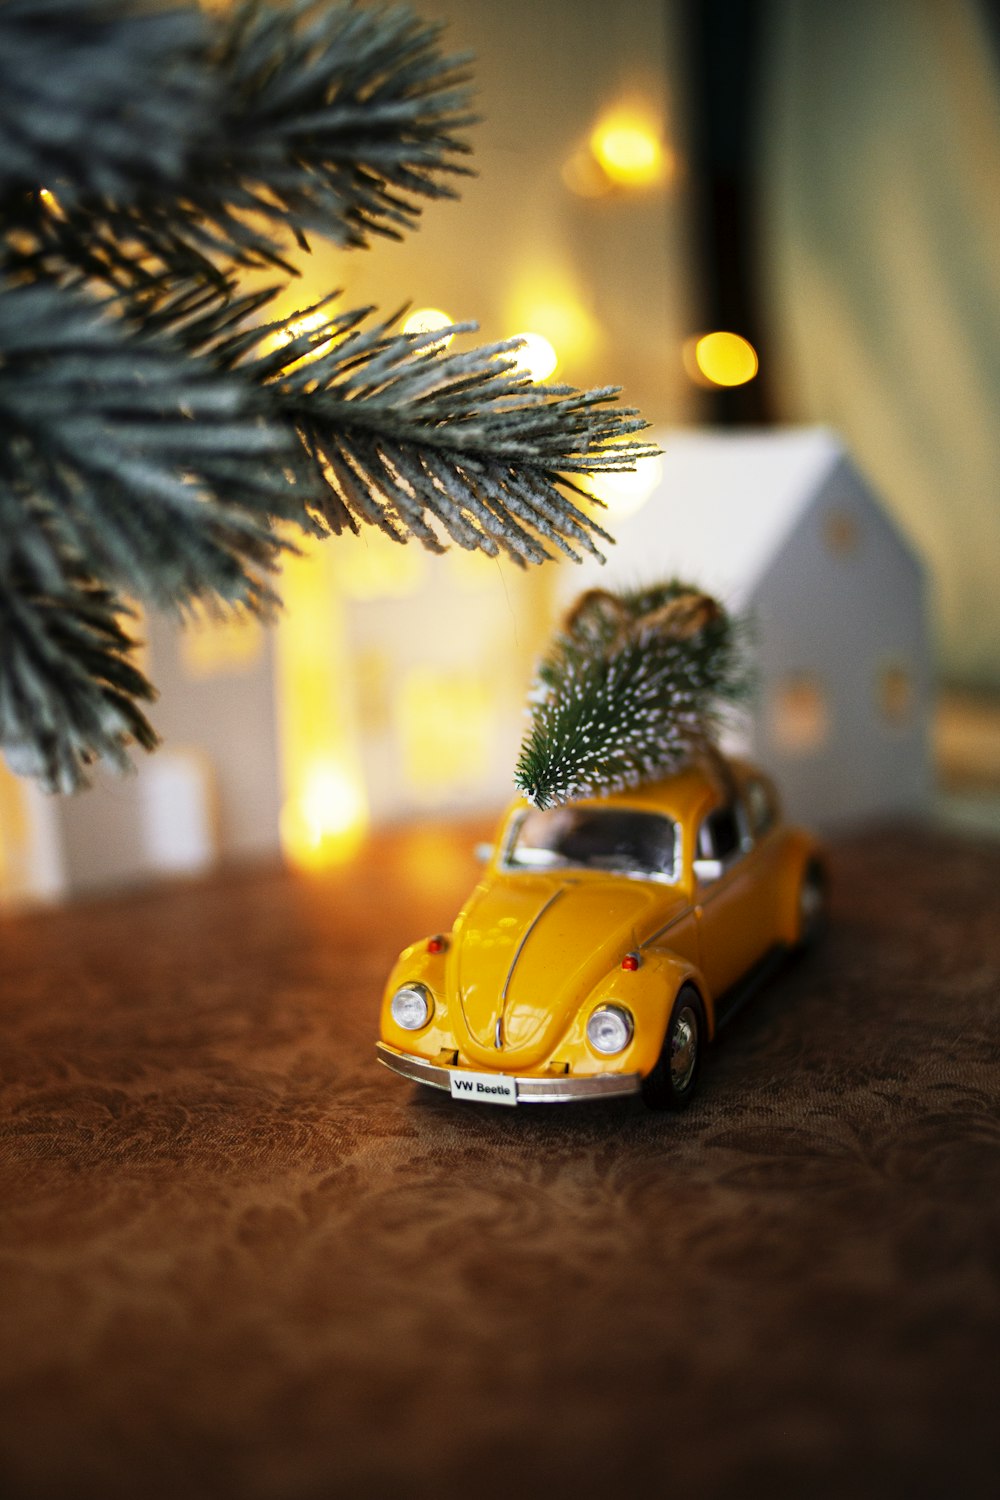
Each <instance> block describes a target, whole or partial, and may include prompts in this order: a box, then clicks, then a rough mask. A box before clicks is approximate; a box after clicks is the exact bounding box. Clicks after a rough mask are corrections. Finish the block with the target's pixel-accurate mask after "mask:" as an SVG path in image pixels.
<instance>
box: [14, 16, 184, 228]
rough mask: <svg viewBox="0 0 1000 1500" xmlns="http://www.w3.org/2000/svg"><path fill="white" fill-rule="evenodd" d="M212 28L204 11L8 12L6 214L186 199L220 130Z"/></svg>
mask: <svg viewBox="0 0 1000 1500" xmlns="http://www.w3.org/2000/svg"><path fill="white" fill-rule="evenodd" d="M209 38H210V31H209V28H208V25H207V22H206V19H205V17H203V16H202V14H201V12H200V11H199V10H198V8H197V7H196V6H192V5H184V6H173V7H170V8H167V7H166V6H164V5H151V4H148V3H147V4H136V3H135V0H2V3H0V205H2V207H3V209H4V211H5V215H6V214H9V212H10V210H11V209H12V207H13V205H14V200H15V199H16V198H17V197H18V196H19V195H25V194H27V195H33V194H36V193H37V191H38V189H40V188H48V189H49V190H50V191H51V192H53V193H56V194H57V195H58V196H59V199H60V201H63V202H64V203H65V204H67V205H69V204H70V203H73V202H75V201H77V200H89V201H90V202H94V201H100V200H108V201H119V200H124V201H128V200H129V199H131V198H132V197H133V196H134V195H135V194H136V193H137V192H139V191H140V190H143V191H145V192H149V193H152V192H156V191H159V192H165V193H176V192H177V191H178V188H179V187H180V185H181V184H182V183H183V181H184V178H185V173H186V170H187V164H188V158H189V155H190V152H191V150H192V148H193V146H194V144H195V143H196V142H197V141H199V140H200V139H203V138H204V137H205V136H206V135H207V134H208V133H209V132H210V130H211V126H212V106H213V99H212V93H211V90H210V87H209V85H210V82H211V75H210V74H209V72H208V68H207V55H208V44H209Z"/></svg>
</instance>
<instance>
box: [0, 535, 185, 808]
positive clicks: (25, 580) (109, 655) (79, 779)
mask: <svg viewBox="0 0 1000 1500" xmlns="http://www.w3.org/2000/svg"><path fill="white" fill-rule="evenodd" d="M6 560H7V562H8V563H9V562H10V558H9V555H8V557H7V559H6ZM62 564H63V571H62V576H61V577H59V578H58V579H55V580H53V579H52V577H51V571H52V570H51V567H50V568H48V569H47V574H48V575H49V576H48V577H47V578H46V579H45V580H44V581H42V580H41V579H39V578H38V577H37V576H35V575H34V573H33V570H32V568H31V567H30V566H28V565H25V564H24V562H23V559H22V562H21V564H20V566H18V567H17V568H16V569H14V570H13V571H12V570H11V569H10V568H9V567H8V568H5V569H4V570H3V572H2V573H0V649H2V656H3V670H2V671H0V744H2V745H3V747H4V751H5V754H6V757H7V761H8V764H9V765H10V767H11V769H12V770H13V771H15V772H16V773H18V774H20V775H24V776H34V777H37V778H38V779H39V780H40V781H41V782H42V783H43V784H44V785H45V786H46V788H47V789H48V790H49V791H59V792H69V791H75V790H76V789H77V788H78V787H80V786H84V785H86V782H87V774H86V773H87V767H88V766H90V765H91V764H92V763H93V762H94V761H95V760H97V759H98V758H102V759H104V760H106V761H108V762H109V763H110V764H112V765H114V766H117V767H119V768H120V769H125V768H127V766H128V765H129V755H128V747H129V746H130V745H132V744H137V745H140V746H141V747H142V748H144V749H146V750H152V749H153V748H154V746H155V745H156V742H157V740H156V734H155V733H154V731H153V729H152V727H151V725H150V724H149V722H148V720H147V719H146V716H145V714H144V713H143V712H142V709H141V708H140V706H139V705H140V703H142V702H146V701H149V700H151V699H152V698H153V697H154V696H155V695H154V692H153V689H152V687H151V686H150V684H149V683H148V682H147V680H146V678H145V677H144V676H143V674H142V673H141V672H140V671H139V669H138V668H137V667H136V665H135V663H134V661H133V660H132V659H131V657H132V653H133V651H134V649H135V642H134V641H133V639H132V637H131V636H130V635H129V634H128V632H127V631H126V629H125V628H124V626H123V623H122V621H123V619H125V618H128V615H129V611H128V610H127V609H126V608H125V607H124V606H123V605H122V603H121V601H120V600H118V599H116V598H115V596H114V595H113V594H112V593H111V592H110V591H109V590H107V589H105V588H103V587H102V586H101V585H99V584H94V583H92V582H90V581H89V580H88V579H87V578H86V575H85V574H84V573H83V572H82V571H81V570H80V569H79V567H78V566H77V565H75V564H72V563H69V562H67V560H66V559H65V558H63V559H62Z"/></svg>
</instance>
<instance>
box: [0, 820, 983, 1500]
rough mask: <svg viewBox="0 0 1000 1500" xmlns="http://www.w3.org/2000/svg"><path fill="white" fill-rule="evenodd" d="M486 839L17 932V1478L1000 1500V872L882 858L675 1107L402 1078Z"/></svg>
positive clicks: (2, 1147)
mask: <svg viewBox="0 0 1000 1500" xmlns="http://www.w3.org/2000/svg"><path fill="white" fill-rule="evenodd" d="M468 842H469V841H468V840H463V839H460V838H458V837H457V836H452V837H450V838H447V837H445V838H442V837H433V836H431V835H429V834H423V833H420V832H419V831H414V832H411V833H409V834H407V835H405V836H404V835H398V836H395V837H391V838H386V839H383V840H382V841H381V842H377V843H374V844H373V845H372V846H371V847H370V848H369V849H368V850H367V851H366V853H365V854H364V855H363V856H362V857H361V859H360V860H359V861H358V863H357V864H356V865H355V866H354V867H352V868H351V869H350V870H347V871H345V872H343V873H341V874H339V875H337V876H331V877H329V878H323V879H315V880H306V879H304V878H295V877H292V876H289V875H287V874H284V873H282V872H279V871H274V870H265V871H253V872H249V873H242V874H240V875H238V876H230V877H227V878H225V879H223V878H220V879H218V880H214V881H210V882H205V883H197V884H191V885H181V886H176V887H173V888H170V889H167V890H161V891H158V892H150V893H148V894H142V895H135V896H131V897H129V898H127V899H119V900H115V901H108V902H101V903H90V904H88V905H86V906H80V907H77V908H73V909H69V910H64V911H60V912H53V913H47V914H40V915H36V916H32V917H23V918H20V919H18V920H16V921H8V922H6V923H5V924H4V926H3V927H2V929H0V997H2V998H0V1005H2V1018H3V1019H2V1024H3V1033H4V1046H3V1059H2V1099H0V1105H2V1115H0V1130H2V1141H0V1164H2V1174H0V1194H2V1198H0V1214H2V1230H0V1317H2V1326H0V1455H2V1456H0V1493H2V1494H3V1495H4V1496H5V1497H6V1500H26V1497H57V1496H58V1497H68V1500H72V1497H75V1496H90V1495H94V1496H98V1495H99V1496H104V1497H108V1500H117V1497H125V1496H128V1497H134V1496H140V1495H141V1496H144V1497H151V1500H160V1497H179V1496H184V1497H191V1500H198V1497H203V1496H204V1497H219V1500H229V1497H234V1500H235V1497H239V1500H285V1497H287V1500H337V1497H341V1496H367V1495H375V1496H381V1495H385V1496H391V1495H405V1496H413V1497H424V1496H427V1497H429V1496H451V1495H456V1496H457V1495H466V1494H469V1495H476V1496H483V1497H492V1496H498V1497H499V1496H501V1495H509V1494H516V1495H522V1496H523V1495H526V1496H536V1495H538V1496H541V1495H550V1496H561V1495H577V1496H579V1495H598V1494H600V1495H604V1494H617V1493H620V1492H625V1491H627V1490H630V1489H631V1490H634V1489H635V1488H636V1487H637V1486H638V1487H640V1488H642V1489H644V1490H647V1491H648V1493H650V1494H656V1495H685V1496H696V1497H708V1500H713V1497H719V1496H726V1497H728V1496H737V1495H739V1496H747V1495H749V1496H756V1495H763V1494H769V1495H775V1496H781V1495H788V1496H796V1497H808V1500H826V1497H831V1500H832V1497H834V1496H836V1497H838V1500H840V1497H843V1496H844V1495H851V1496H876V1495H877V1496H881V1497H885V1496H891V1497H894V1496H901V1497H902V1496H906V1497H908V1500H912V1497H922V1496H946V1495H947V1496H958V1497H979V1496H983V1497H986V1496H990V1497H993V1496H995V1495H996V1493H997V1491H998V1483H997V1476H998V1467H1000V1466H998V1460H1000V1421H998V1410H1000V1356H998V1349H1000V1282H998V1268H1000V1113H998V1103H1000V1027H998V1007H1000V931H998V928H1000V923H998V916H1000V901H998V897H997V892H998V889H1000V846H998V845H992V846H991V845H988V844H980V845H976V844H972V843H964V842H959V841H957V840H950V839H945V838H940V837H934V836H931V835H927V834H920V833H901V832H896V833H887V834H884V835H866V836H865V837H864V838H863V839H858V840H856V841H853V842H850V843H844V844H841V845H840V846H838V847H837V848H836V849H835V850H834V851H833V871H834V877H835V882H836V884H835V903H834V904H835V921H834V927H833V930H832V932H831V934H830V937H829V939H828V940H827V942H826V944H825V947H824V948H823V949H822V950H821V951H819V952H816V953H815V954H813V955H810V956H809V957H807V958H806V959H805V960H803V961H801V962H799V963H797V964H793V965H790V966H789V967H788V968H787V969H786V970H785V971H784V972H783V973H782V974H781V975H779V976H778V978H777V979H776V980H775V981H774V982H773V983H771V984H770V985H769V987H768V988H767V989H766V990H765V991H764V992H762V993H761V994H760V995H759V996H758V998H757V999H756V1001H755V1002H754V1004H753V1006H752V1007H750V1008H749V1009H748V1010H746V1011H745V1012H744V1013H743V1015H742V1016H741V1017H740V1018H739V1019H737V1020H736V1021H735V1022H734V1023H733V1025H732V1026H731V1027H730V1028H729V1030H728V1031H727V1032H726V1033H724V1035H723V1037H722V1038H721V1039H720V1042H719V1045H718V1046H717V1048H716V1049H715V1052H714V1054H713V1056H712V1058H711V1061H710V1064H709V1067H708V1069H707V1071H706V1074H705V1076H704V1079H703V1085H702V1091H701V1094H700V1096H699V1099H698V1100H697V1101H696V1103H695V1104H694V1105H693V1106H692V1108H691V1109H690V1110H689V1111H688V1112H687V1113H686V1114H685V1115H683V1116H681V1117H676V1118H675V1117H669V1116H666V1117H664V1116H654V1115H650V1114H648V1113H646V1112H645V1111H644V1109H643V1107H642V1106H641V1104H639V1103H638V1102H633V1101H620V1102H614V1103H612V1102H608V1103H605V1104H598V1105H577V1106H571V1107H562V1108H554V1107H553V1108H550V1109H543V1108H541V1107H537V1108H534V1109H531V1110H529V1109H527V1108H525V1109H520V1110H503V1109H496V1108H494V1109H490V1108H489V1107H488V1106H473V1105H462V1104H460V1103H453V1102H452V1101H451V1100H450V1099H448V1098H447V1097H445V1096H443V1095H438V1094H434V1093H432V1092H430V1091H429V1090H420V1089H419V1088H417V1087H416V1086H413V1085H409V1084H407V1083H405V1082H403V1081H402V1080H401V1079H398V1078H396V1077H394V1076H393V1075H391V1074H390V1073H388V1072H387V1071H385V1070H384V1069H382V1068H380V1067H379V1066H378V1065H377V1064H376V1062H375V1060H374V1056H373V1050H372V1048H373V1041H374V1026H375V1010H376V1005H377V1001H378V996H379V993H380V989H381V985H382V982H383V979H384V976H385V973H386V971H387V969H388V966H389V964H390V962H391V960H392V958H393V957H394V955H395V952H396V950H397V949H398V948H399V947H401V946H402V945H403V944H404V943H405V942H406V941H409V940H411V939H412V938H414V937H416V936H418V935H419V934H420V933H422V932H426V931H434V930H437V929H439V928H441V927H442V926H446V925H447V924H448V922H449V921H450V918H451V916H452V914H453V912H454V909H455V906H456V904H457V902H458V900H459V899H460V897H461V896H462V895H463V894H464V893H465V890H466V888H467V887H468V886H469V885H470V884H471V882H472V880H473V879H474V874H475V871H474V866H473V865H472V863H471V860H470V859H469V857H468V854H467V853H466V849H467V847H468Z"/></svg>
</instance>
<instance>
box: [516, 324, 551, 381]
mask: <svg viewBox="0 0 1000 1500" xmlns="http://www.w3.org/2000/svg"><path fill="white" fill-rule="evenodd" d="M513 337H515V338H519V339H520V340H521V347H520V349H515V350H513V351H512V353H511V358H513V359H515V360H516V361H517V368H518V370H520V371H523V372H524V374H525V375H530V376H531V378H532V380H547V379H548V377H549V376H550V375H551V374H552V373H553V371H554V370H555V368H556V366H557V365H558V363H559V356H558V354H557V353H556V351H555V349H554V348H553V347H552V345H551V344H550V343H549V341H548V339H547V338H545V337H544V336H543V335H542V334H540V333H518V334H514V335H513Z"/></svg>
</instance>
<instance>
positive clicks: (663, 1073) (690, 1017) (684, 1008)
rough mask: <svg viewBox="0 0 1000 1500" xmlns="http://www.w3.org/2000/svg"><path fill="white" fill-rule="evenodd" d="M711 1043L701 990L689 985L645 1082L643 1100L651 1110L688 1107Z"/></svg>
mask: <svg viewBox="0 0 1000 1500" xmlns="http://www.w3.org/2000/svg"><path fill="white" fill-rule="evenodd" d="M707 1041H708V1028H707V1025H706V1022H705V1007H704V1006H703V1005H702V1003H701V997H700V995H699V994H698V992H697V990H695V989H694V988H693V986H692V985H689V984H686V985H684V987H683V989H682V990H681V991H680V993H679V994H678V996H677V999H676V1000H675V1001H674V1004H673V1008H672V1010H671V1012H670V1020H669V1021H668V1023H667V1031H666V1035H665V1036H664V1038H663V1049H662V1051H661V1052H660V1056H659V1059H658V1061H657V1063H656V1066H655V1068H653V1070H652V1072H651V1073H649V1074H647V1076H646V1077H645V1078H644V1079H643V1080H642V1097H643V1100H644V1101H645V1103H646V1104H647V1105H648V1106H649V1108H650V1109H684V1108H686V1106H687V1105H688V1104H689V1103H690V1101H691V1099H692V1098H693V1097H694V1092H695V1090H696V1088H697V1087H698V1075H699V1073H700V1072H701V1059H702V1054H703V1053H704V1050H705V1044H706V1042H707Z"/></svg>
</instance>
